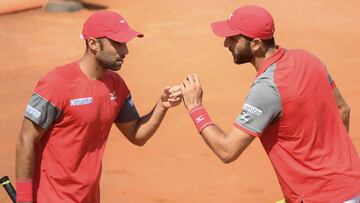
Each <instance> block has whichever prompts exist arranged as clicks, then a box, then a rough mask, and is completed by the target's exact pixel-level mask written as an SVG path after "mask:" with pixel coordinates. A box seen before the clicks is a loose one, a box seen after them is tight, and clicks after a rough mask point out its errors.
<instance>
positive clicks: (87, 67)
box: [79, 53, 105, 80]
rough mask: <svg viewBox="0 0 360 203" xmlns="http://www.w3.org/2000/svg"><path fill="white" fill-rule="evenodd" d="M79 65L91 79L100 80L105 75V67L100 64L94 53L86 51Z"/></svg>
mask: <svg viewBox="0 0 360 203" xmlns="http://www.w3.org/2000/svg"><path fill="white" fill-rule="evenodd" d="M79 65H80V69H81V70H82V72H83V73H84V74H85V75H86V77H88V78H89V79H91V80H99V79H101V78H102V77H103V76H104V73H105V69H104V68H102V67H101V66H100V65H99V63H98V62H97V61H96V59H95V56H93V55H90V54H88V53H85V54H84V56H83V57H82V58H81V59H80V61H79Z"/></svg>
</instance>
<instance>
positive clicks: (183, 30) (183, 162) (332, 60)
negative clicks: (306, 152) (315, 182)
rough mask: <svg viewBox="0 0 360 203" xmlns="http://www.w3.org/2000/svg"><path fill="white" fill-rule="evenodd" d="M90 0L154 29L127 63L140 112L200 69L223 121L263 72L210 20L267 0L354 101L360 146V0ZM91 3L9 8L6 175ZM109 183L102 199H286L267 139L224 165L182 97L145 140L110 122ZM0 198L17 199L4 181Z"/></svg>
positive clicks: (4, 20) (3, 20)
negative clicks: (45, 85)
mask: <svg viewBox="0 0 360 203" xmlns="http://www.w3.org/2000/svg"><path fill="white" fill-rule="evenodd" d="M87 2H89V3H96V4H99V5H102V6H107V7H108V9H110V10H114V11H118V12H120V13H122V14H123V15H124V16H125V17H126V19H127V20H128V21H129V22H130V25H131V26H132V27H133V28H135V29H137V30H139V31H141V32H143V33H144V34H145V38H143V39H135V40H133V41H131V42H130V43H129V44H128V46H129V49H130V54H129V55H128V56H127V58H126V59H125V64H124V65H123V68H122V69H121V70H120V71H119V73H120V75H121V76H122V77H123V78H124V79H125V81H126V82H127V84H128V86H129V87H130V89H131V91H132V95H133V98H134V101H135V104H136V105H137V108H138V110H139V112H140V113H141V114H145V113H147V112H148V111H149V110H150V109H151V108H152V107H153V106H154V105H155V102H156V100H157V99H158V97H159V94H160V91H161V89H162V88H163V87H164V86H165V85H171V84H177V83H180V82H181V81H182V80H183V79H184V77H185V76H186V74H188V73H197V74H198V75H199V76H200V79H201V82H202V84H203V89H204V105H205V106H206V107H207V109H208V112H209V114H210V115H211V117H212V118H213V120H214V121H215V122H216V123H217V124H218V125H219V126H221V127H222V128H223V129H224V130H225V131H228V130H229V129H230V127H231V126H232V123H233V121H234V119H235V118H236V116H237V115H238V113H239V112H240V111H241V108H242V104H243V101H244V99H245V96H246V94H247V91H248V89H249V86H250V84H251V81H252V79H253V78H254V76H255V70H254V69H253V68H252V67H251V66H250V65H241V66H237V65H234V64H233V62H232V57H231V55H230V53H229V52H228V50H226V49H225V48H223V46H222V44H223V39H221V38H217V37H215V36H214V35H213V34H212V32H211V30H210V27H209V24H210V23H211V22H213V21H217V20H222V19H225V18H227V16H228V15H229V14H230V13H231V12H232V11H233V10H234V9H235V8H237V7H238V6H240V5H243V4H248V3H255V4H258V5H262V6H264V7H266V8H267V9H268V10H269V11H270V12H271V13H272V14H273V16H274V19H275V23H276V32H275V38H276V41H277V43H278V44H279V45H281V46H283V47H286V48H303V49H307V50H309V51H311V52H313V53H315V54H316V55H317V56H318V57H320V58H321V59H322V60H323V61H324V62H325V63H326V64H327V66H328V69H329V71H330V73H331V74H332V76H333V77H334V79H335V80H336V82H337V85H338V87H339V89H340V90H341V91H342V94H343V96H344V97H345V99H346V100H347V102H348V103H349V105H350V106H351V124H350V134H351V135H350V136H351V137H352V139H353V142H354V143H355V145H356V147H357V149H358V151H359V150H360V125H359V123H360V85H359V80H360V76H359V75H358V72H359V70H360V59H359V54H358V49H359V46H360V27H359V25H360V20H359V19H360V12H359V10H358V9H359V7H360V1H358V0H318V1H301V2H300V1H296V2H299V3H295V1H294V2H289V1H286V0H273V1H265V0H263V1H260V0H258V1H240V0H237V1H235V0H228V1H220V0H206V1H203V0H202V1H200V0H191V1H190V0H183V1H174V0H146V1H145V0H143V1H141V0H137V1H134V0H107V1H106V0H103V1H100V0H99V1H95V0H94V1H87ZM93 11H94V10H91V9H84V10H82V11H79V12H75V13H62V14H55V13H45V12H43V11H42V10H41V9H35V10H30V11H25V12H19V13H14V14H8V15H0V45H1V46H0V47H1V51H0V62H1V63H0V64H1V65H0V71H1V74H0V81H1V82H0V83H1V86H0V95H1V101H2V102H1V105H0V112H1V114H0V132H1V138H0V139H1V147H0V152H1V153H0V164H1V167H0V176H3V175H8V176H9V177H10V178H11V180H12V181H13V183H14V182H15V170H14V168H15V140H16V137H17V135H18V133H19V129H20V126H21V121H22V119H23V112H24V109H25V106H26V104H27V102H28V100H29V98H30V96H31V93H32V90H33V88H34V86H35V85H36V83H37V81H38V79H40V77H42V76H43V75H44V74H45V73H47V72H48V71H50V70H52V69H53V68H54V67H55V66H58V65H62V64H65V63H68V62H71V61H74V60H77V59H79V58H80V57H81V56H82V54H83V52H84V42H83V41H82V40H80V39H79V34H80V33H81V29H82V24H83V22H84V20H85V19H86V18H87V17H88V16H89V15H90V14H91V13H92V12H93ZM59 88H61V87H59ZM324 116H326V115H324ZM101 190H102V194H101V196H102V197H101V199H102V202H104V203H110V202H126V203H156V202H159V203H160V202H164V203H165V202H166V203H220V202H221V203H233V202H246V203H248V202H264V203H268V202H270V203H271V202H275V201H276V200H278V199H281V198H282V194H281V191H280V187H279V185H278V183H277V179H276V176H275V173H274V171H273V169H272V166H271V164H270V162H269V160H268V159H267V157H266V155H265V152H264V150H263V148H262V146H261V145H260V141H259V140H256V141H254V142H253V143H252V145H251V146H250V147H249V148H248V149H247V150H246V151H245V152H244V154H243V155H242V156H241V157H240V158H239V159H237V160H236V161H235V162H233V163H231V164H229V165H225V164H223V163H222V162H221V161H220V160H219V159H218V158H217V157H216V156H215V155H214V154H213V152H211V151H210V149H209V148H208V147H207V146H206V145H205V142H204V141H203V140H202V138H201V137H200V136H199V135H198V134H197V132H196V129H195V127H194V126H193V123H192V121H191V119H190V117H189V116H188V114H187V111H186V110H185V108H184V106H183V105H180V106H179V107H177V108H175V109H171V110H170V111H169V112H168V114H167V116H166V118H165V120H164V122H163V124H162V125H161V127H160V129H159V130H158V132H157V133H156V135H155V136H154V137H153V138H152V139H151V140H150V141H149V142H148V143H147V144H146V145H145V146H144V147H141V148H139V147H136V146H134V145H132V144H130V143H129V142H128V141H127V140H126V139H125V137H123V136H122V135H121V133H120V132H118V131H117V130H116V129H113V130H112V132H111V134H110V136H109V140H108V144H107V148H106V150H105V154H104V159H103V174H102V179H101ZM0 202H1V203H3V202H4V203H6V202H10V199H9V198H8V197H7V195H6V193H5V191H4V190H2V189H1V190H0Z"/></svg>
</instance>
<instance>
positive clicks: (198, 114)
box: [189, 105, 214, 133]
mask: <svg viewBox="0 0 360 203" xmlns="http://www.w3.org/2000/svg"><path fill="white" fill-rule="evenodd" d="M189 113H190V116H191V118H192V120H193V121H194V124H195V126H196V128H197V130H198V132H199V133H201V131H202V130H203V129H204V128H205V127H207V126H209V125H211V124H214V122H213V121H212V120H211V118H210V116H209V114H208V113H207V112H206V110H205V108H204V107H203V106H202V105H199V106H197V107H195V108H193V109H191V110H190V111H189Z"/></svg>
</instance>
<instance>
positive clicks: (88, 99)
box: [70, 97, 93, 106]
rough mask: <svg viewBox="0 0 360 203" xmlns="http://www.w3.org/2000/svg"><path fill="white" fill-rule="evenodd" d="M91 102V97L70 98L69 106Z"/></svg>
mask: <svg viewBox="0 0 360 203" xmlns="http://www.w3.org/2000/svg"><path fill="white" fill-rule="evenodd" d="M92 102H93V98H92V97H85V98H78V99H70V106H80V105H86V104H91V103H92Z"/></svg>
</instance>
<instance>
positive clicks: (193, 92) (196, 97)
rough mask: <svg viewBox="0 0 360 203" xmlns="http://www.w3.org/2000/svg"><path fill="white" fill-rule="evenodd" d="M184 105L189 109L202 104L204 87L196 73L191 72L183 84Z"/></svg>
mask: <svg viewBox="0 0 360 203" xmlns="http://www.w3.org/2000/svg"><path fill="white" fill-rule="evenodd" d="M181 92H182V95H183V101H184V105H185V107H186V108H187V109H188V110H191V109H193V108H194V107H197V106H199V105H201V104H202V94H203V91H202V88H201V84H200V81H199V78H198V76H197V75H196V74H189V75H188V76H186V78H185V80H184V81H183V82H182V84H181Z"/></svg>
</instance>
